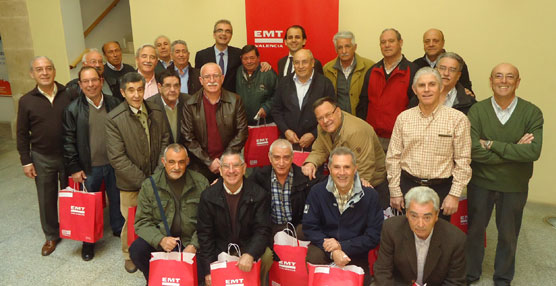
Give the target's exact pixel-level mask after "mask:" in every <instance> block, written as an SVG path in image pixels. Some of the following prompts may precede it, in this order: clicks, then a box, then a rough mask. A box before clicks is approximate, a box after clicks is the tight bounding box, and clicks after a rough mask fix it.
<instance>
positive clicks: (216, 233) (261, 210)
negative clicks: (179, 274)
mask: <svg viewBox="0 0 556 286" xmlns="http://www.w3.org/2000/svg"><path fill="white" fill-rule="evenodd" d="M220 162H221V164H220V175H221V176H222V179H220V180H218V181H217V182H216V183H215V184H213V185H212V186H210V187H209V188H208V189H206V190H205V191H204V192H203V193H202V194H201V201H200V202H199V210H198V213H197V235H198V237H199V246H200V247H201V250H202V251H201V252H200V253H199V267H200V268H201V269H200V270H199V272H200V273H201V274H200V276H199V277H200V279H202V277H205V283H206V285H207V286H210V285H212V282H211V277H210V263H212V262H214V261H216V260H217V257H218V254H220V253H221V252H223V251H228V244H229V243H235V244H237V245H239V248H240V250H241V253H242V255H241V257H240V258H239V262H238V267H239V269H240V270H242V271H245V272H249V271H251V268H252V267H253V263H254V262H255V261H257V260H258V259H259V258H262V260H263V264H262V265H261V276H266V272H268V270H269V269H270V266H271V264H272V252H271V251H270V250H269V249H268V248H267V246H268V244H269V242H270V198H269V196H268V194H267V193H266V192H265V191H264V190H263V189H262V188H261V187H259V186H257V185H256V184H254V183H253V182H250V181H248V180H246V179H244V177H243V175H244V174H245V168H246V167H245V162H244V160H243V158H242V157H241V154H240V153H238V152H234V151H227V152H224V154H222V156H221V157H220ZM265 249H266V251H265ZM263 253H264V254H265V255H264V256H263ZM261 256H263V257H261ZM267 261H270V263H268V265H267V263H265V262H267ZM263 274H264V275H263ZM201 275H204V276H201Z"/></svg>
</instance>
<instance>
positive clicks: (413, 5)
mask: <svg viewBox="0 0 556 286" xmlns="http://www.w3.org/2000/svg"><path fill="white" fill-rule="evenodd" d="M130 2H131V3H130V8H131V21H132V28H133V38H134V43H135V46H136V47H138V46H140V45H141V44H143V43H146V42H148V43H152V41H153V40H154V38H155V37H156V36H157V35H159V34H166V35H167V36H169V37H170V38H171V39H177V38H181V39H184V40H186V41H187V42H188V45H189V49H190V51H191V52H192V55H191V61H192V62H193V57H194V54H195V52H196V51H198V50H200V49H203V48H205V47H207V46H209V45H212V43H213V39H212V26H213V24H214V22H215V21H216V20H217V19H220V18H227V19H229V20H231V21H232V23H233V24H234V37H233V39H232V42H231V44H232V45H233V46H238V47H241V46H243V44H245V41H246V35H245V33H246V31H245V1H243V0H213V1H191V0H188V1H179V0H173V1H171V0H166V1H160V3H158V4H157V5H153V4H152V2H151V1H147V0H134V1H130ZM216 7H217V8H216ZM554 11H556V2H554V1H550V0H537V1H534V2H527V1H515V0H514V1H503V0H490V1H484V0H469V1H445V0H431V1H426V2H422V1H412V0H397V1H366V0H340V20H339V29H346V30H351V31H353V32H354V33H355V35H356V37H357V43H358V52H359V53H360V54H361V55H363V56H366V57H369V58H371V59H373V60H375V61H377V60H380V59H381V58H382V56H381V54H380V50H379V47H378V37H379V34H380V32H381V31H382V30H383V29H384V28H386V27H395V28H397V29H398V30H399V31H400V32H401V34H402V36H403V38H404V47H403V51H404V54H405V55H406V56H407V57H408V58H409V59H411V60H412V59H415V58H417V57H420V56H422V55H423V47H422V34H423V32H424V31H425V30H426V29H428V28H431V27H436V28H439V29H441V30H443V31H444V33H445V35H446V48H447V49H448V50H449V51H455V52H457V53H459V54H460V55H462V56H463V57H464V59H465V60H466V62H467V64H468V66H469V71H470V75H471V80H472V81H473V89H474V90H475V92H476V94H477V97H478V99H485V98H487V97H489V96H491V94H492V91H491V90H490V88H489V84H488V76H489V74H490V70H491V69H492V67H493V66H494V65H496V64H497V63H500V62H511V63H513V64H515V65H516V66H517V67H518V68H519V69H520V72H521V77H522V81H521V86H520V88H519V89H518V95H519V96H521V97H523V98H525V99H527V100H530V101H532V102H534V103H535V104H537V105H538V106H539V107H540V108H541V109H542V110H543V112H544V118H545V129H544V148H543V152H542V155H541V159H540V160H539V161H538V162H537V163H536V164H535V172H534V176H533V179H532V181H531V192H530V193H529V200H530V201H536V202H544V203H550V204H556V192H555V187H554V185H555V183H556V180H555V179H554V178H555V177H556V176H555V175H554V174H553V173H554V172H553V171H552V170H551V168H554V162H556V156H555V155H556V151H555V150H554V149H553V148H552V146H553V144H555V143H556V141H555V140H556V138H555V136H554V134H555V133H556V127H555V125H554V122H555V114H556V102H555V100H554V97H555V95H554V91H556V80H555V76H554V73H552V72H551V71H552V70H553V69H554V65H555V64H556V50H555V47H556V33H555V32H554V29H555V27H556V17H554V15H553V13H554ZM145 19H148V20H145ZM178 19H179V20H178ZM308 34H309V40H310V38H311V37H318V31H308ZM551 163H552V164H551ZM551 166H553V167H551ZM501 179H503V178H501Z"/></svg>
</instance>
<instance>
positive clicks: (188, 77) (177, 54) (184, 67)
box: [157, 40, 202, 94]
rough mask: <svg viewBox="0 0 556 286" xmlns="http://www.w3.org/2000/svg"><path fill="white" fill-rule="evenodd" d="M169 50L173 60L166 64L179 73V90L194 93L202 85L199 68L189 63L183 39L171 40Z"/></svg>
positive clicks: (169, 68) (187, 50)
mask: <svg viewBox="0 0 556 286" xmlns="http://www.w3.org/2000/svg"><path fill="white" fill-rule="evenodd" d="M170 50H171V52H172V60H173V62H172V64H170V65H169V66H168V70H171V71H176V72H177V74H178V75H179V77H180V81H181V82H182V85H181V88H180V92H181V93H187V94H194V93H196V92H197V91H198V90H199V89H201V87H202V85H201V82H200V81H199V75H200V73H199V69H196V68H193V67H192V66H191V64H190V63H189V49H188V48H187V43H186V42H185V41H183V40H175V41H173V42H172V45H171V47H170ZM157 75H158V73H157ZM157 80H158V79H157Z"/></svg>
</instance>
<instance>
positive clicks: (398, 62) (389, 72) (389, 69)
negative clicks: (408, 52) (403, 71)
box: [384, 55, 403, 74]
mask: <svg viewBox="0 0 556 286" xmlns="http://www.w3.org/2000/svg"><path fill="white" fill-rule="evenodd" d="M402 59H403V55H401V56H400V58H399V59H398V60H397V61H396V62H395V63H394V64H393V65H392V67H391V68H386V63H384V71H385V72H386V73H387V74H391V73H392V71H394V70H395V69H396V67H398V65H399V64H400V62H401V61H402Z"/></svg>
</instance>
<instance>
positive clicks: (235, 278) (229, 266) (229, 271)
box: [210, 243, 261, 286]
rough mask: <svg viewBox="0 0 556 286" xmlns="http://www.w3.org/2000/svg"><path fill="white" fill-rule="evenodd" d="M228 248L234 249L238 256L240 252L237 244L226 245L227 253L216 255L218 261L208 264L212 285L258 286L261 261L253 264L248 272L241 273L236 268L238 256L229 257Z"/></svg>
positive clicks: (259, 283)
mask: <svg viewBox="0 0 556 286" xmlns="http://www.w3.org/2000/svg"><path fill="white" fill-rule="evenodd" d="M230 247H234V248H235V249H236V252H237V253H238V255H239V256H241V252H240V250H239V246H237V244H233V243H230V245H228V253H226V252H222V253H220V254H219V255H218V260H217V261H216V262H213V263H211V264H210V276H211V280H212V285H215V286H216V285H227V286H228V285H229V286H232V285H235V286H240V285H241V286H260V285H261V280H260V278H259V273H260V272H261V260H260V259H259V261H257V262H255V263H253V268H251V271H249V272H243V271H241V270H239V267H237V262H238V261H239V257H238V256H233V255H230V254H229V252H230Z"/></svg>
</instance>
